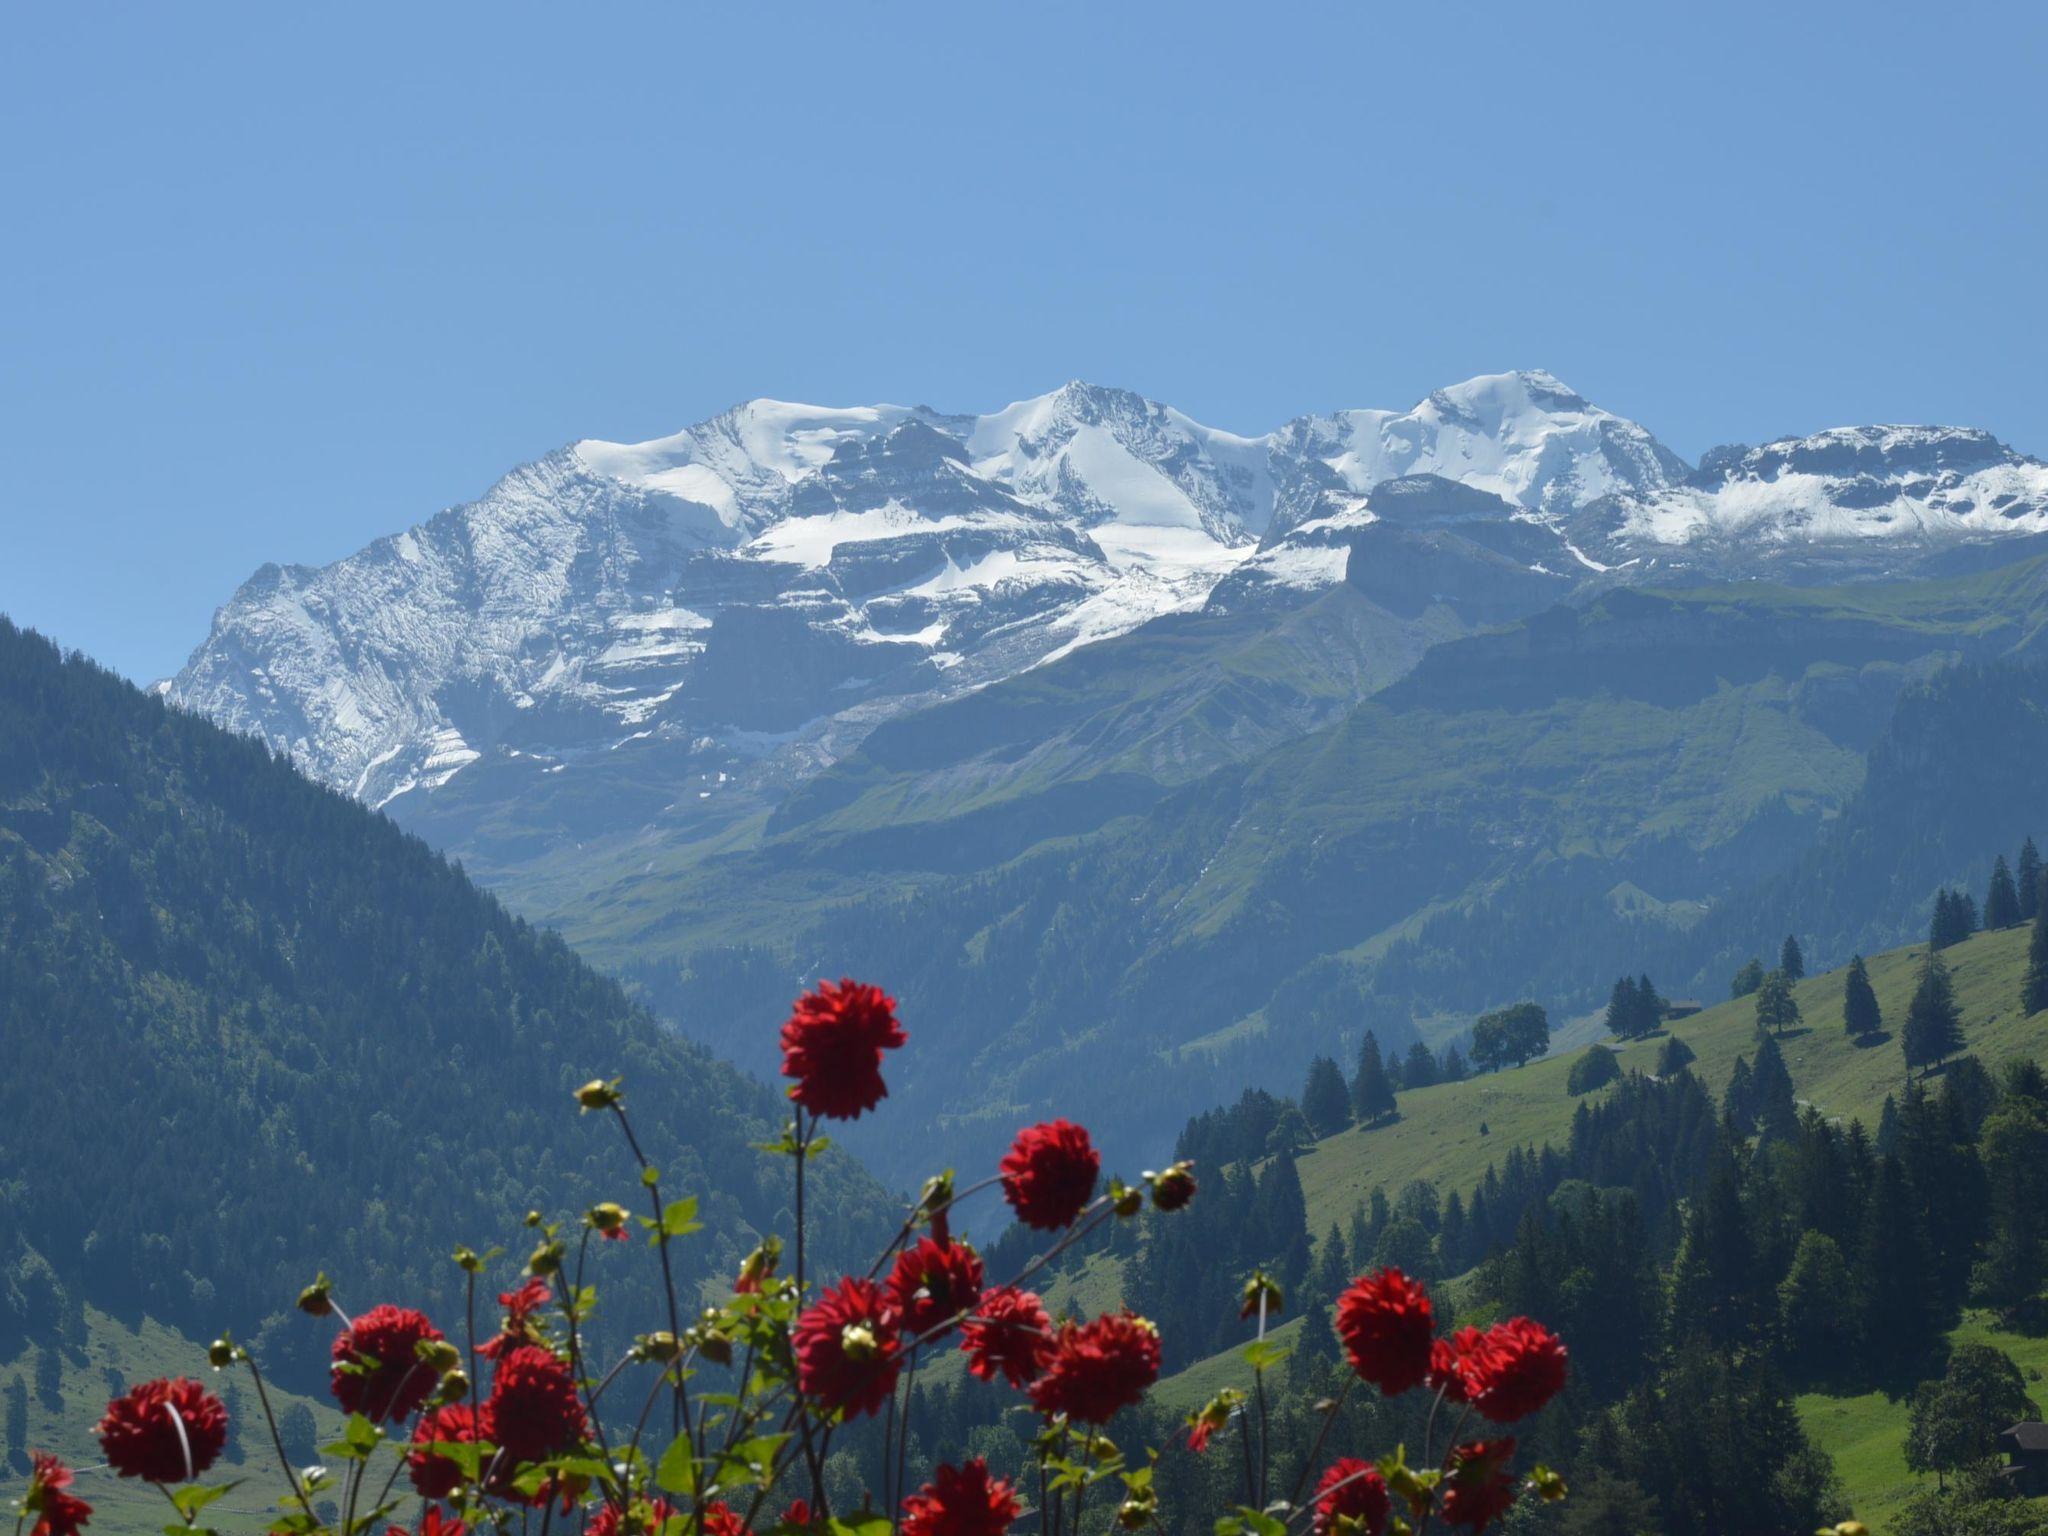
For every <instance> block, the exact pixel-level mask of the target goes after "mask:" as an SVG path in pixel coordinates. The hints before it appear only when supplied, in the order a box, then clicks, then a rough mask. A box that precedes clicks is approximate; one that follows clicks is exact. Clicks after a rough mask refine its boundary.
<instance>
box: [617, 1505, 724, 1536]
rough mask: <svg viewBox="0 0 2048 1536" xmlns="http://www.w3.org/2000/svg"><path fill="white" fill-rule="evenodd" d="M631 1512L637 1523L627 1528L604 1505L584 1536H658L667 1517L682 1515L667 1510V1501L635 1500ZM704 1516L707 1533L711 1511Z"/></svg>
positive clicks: (721, 1506)
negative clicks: (637, 1535) (632, 1534)
mask: <svg viewBox="0 0 2048 1536" xmlns="http://www.w3.org/2000/svg"><path fill="white" fill-rule="evenodd" d="M714 1507H715V1508H718V1509H724V1510H725V1512H726V1514H727V1515H730V1514H731V1513H732V1511H731V1510H730V1509H726V1507H725V1506H724V1505H723V1504H719V1505H716V1506H714ZM632 1510H633V1515H634V1518H635V1519H636V1520H637V1522H638V1523H637V1524H635V1525H632V1526H628V1525H627V1524H626V1522H625V1521H624V1520H623V1519H622V1518H621V1517H620V1515H619V1512H618V1511H617V1510H616V1509H614V1508H612V1506H611V1505H609V1504H607V1505H605V1507H604V1508H603V1509H600V1510H599V1511H598V1512H597V1516H596V1518H595V1519H593V1520H592V1521H591V1522H590V1524H588V1525H587V1526H585V1527H584V1528H583V1530H584V1536H619V1533H620V1532H621V1531H625V1530H633V1531H640V1532H648V1531H651V1532H654V1533H656V1536H659V1533H660V1531H661V1528H662V1526H664V1525H666V1524H667V1523H668V1519H669V1517H670V1516H671V1515H679V1514H681V1513H682V1511H681V1510H679V1509H671V1508H669V1503H668V1500H667V1499H635V1500H633V1501H632ZM704 1514H705V1519H704V1525H705V1528H706V1530H707V1531H708V1530H710V1529H712V1525H711V1511H710V1510H709V1509H707V1510H706V1511H705V1512H704Z"/></svg>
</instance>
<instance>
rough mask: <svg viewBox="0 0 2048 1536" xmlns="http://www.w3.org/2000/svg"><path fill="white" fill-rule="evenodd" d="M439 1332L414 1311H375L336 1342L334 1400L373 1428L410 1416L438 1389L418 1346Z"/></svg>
mask: <svg viewBox="0 0 2048 1536" xmlns="http://www.w3.org/2000/svg"><path fill="white" fill-rule="evenodd" d="M440 1338H441V1330H440V1329H438V1328H436V1327H435V1326H434V1325H433V1324H432V1323H430V1322H428V1321H427V1319H426V1315H425V1314H424V1313H420V1312H415V1311H413V1310H412V1309H411V1308H410V1307H392V1306H382V1307H372V1308H370V1310H369V1311H367V1312H365V1313H364V1314H363V1315H362V1316H361V1317H359V1318H357V1319H356V1320H355V1324H354V1326H353V1327H350V1328H346V1329H344V1330H343V1331H342V1332H341V1333H340V1334H338V1335H337V1336H336V1337H335V1340H334V1370H333V1372H332V1374H331V1378H330V1379H331V1381H332V1384H333V1388H334V1400H335V1401H336V1402H337V1403H339V1404H341V1406H342V1408H343V1410H344V1411H346V1412H348V1413H360V1414H361V1415H362V1416H363V1417H364V1418H366V1419H368V1420H370V1422H371V1423H373V1424H382V1423H386V1422H388V1421H393V1420H397V1419H406V1418H410V1417H412V1415H413V1413H414V1412H415V1411H416V1410H417V1409H418V1408H419V1406H420V1404H421V1403H424V1402H425V1401H426V1400H427V1395H428V1394H429V1393H431V1392H432V1391H433V1390H434V1381H435V1372H434V1368H433V1367H432V1366H430V1365H428V1364H426V1363H425V1362H424V1361H422V1360H421V1359H420V1357H419V1352H418V1346H419V1345H421V1344H432V1343H438V1342H439V1341H440Z"/></svg>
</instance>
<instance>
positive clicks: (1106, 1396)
mask: <svg viewBox="0 0 2048 1536" xmlns="http://www.w3.org/2000/svg"><path fill="white" fill-rule="evenodd" d="M1158 1379H1159V1332H1158V1330H1157V1329H1155V1328H1154V1327H1153V1326H1152V1325H1151V1324H1150V1323H1148V1322H1146V1321H1145V1319H1144V1318H1142V1317H1139V1316H1138V1315H1137V1314H1136V1313H1134V1312H1110V1313H1106V1314H1105V1315H1103V1316H1101V1317H1098V1318H1096V1319H1095V1321H1094V1322H1092V1323H1087V1324H1083V1325H1076V1324H1074V1323H1067V1324H1064V1325H1063V1326H1062V1327H1061V1328H1060V1331H1059V1335H1058V1337H1057V1338H1055V1339H1054V1340H1053V1346H1052V1349H1051V1351H1050V1353H1049V1355H1048V1356H1047V1359H1046V1362H1045V1374H1044V1375H1043V1376H1041V1377H1039V1378H1038V1380H1037V1381H1035V1382H1033V1383H1032V1384H1031V1401H1032V1403H1033V1404H1034V1405H1035V1406H1036V1407H1037V1409H1038V1411H1039V1412H1040V1413H1047V1414H1052V1413H1064V1414H1065V1415H1066V1416H1067V1417H1068V1418H1070V1419H1078V1420H1080V1421H1081V1422H1082V1423H1084V1424H1106V1423H1108V1422H1109V1421H1110V1420H1111V1419H1112V1418H1114V1417H1116V1414H1117V1411H1118V1410H1119V1409H1123V1408H1130V1407H1133V1406H1135V1405H1136V1404H1138V1403H1140V1402H1142V1401H1144V1398H1145V1389H1146V1388H1147V1387H1149V1386H1151V1385H1152V1383H1153V1382H1155V1381H1157V1380H1158Z"/></svg>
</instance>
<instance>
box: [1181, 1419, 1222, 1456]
mask: <svg viewBox="0 0 2048 1536" xmlns="http://www.w3.org/2000/svg"><path fill="white" fill-rule="evenodd" d="M1218 1427H1219V1426H1217V1425H1215V1424H1212V1423H1210V1422H1209V1420H1207V1419H1203V1418H1197V1419H1196V1420H1195V1422H1194V1423H1192V1424H1190V1425H1189V1426H1188V1449H1189V1450H1191V1451H1193V1452H1194V1453H1195V1454H1196V1455H1197V1456H1199V1455H1201V1454H1202V1452H1204V1451H1206V1450H1207V1449H1209V1437H1210V1436H1211V1435H1213V1434H1215V1433H1216V1431H1217V1429H1218Z"/></svg>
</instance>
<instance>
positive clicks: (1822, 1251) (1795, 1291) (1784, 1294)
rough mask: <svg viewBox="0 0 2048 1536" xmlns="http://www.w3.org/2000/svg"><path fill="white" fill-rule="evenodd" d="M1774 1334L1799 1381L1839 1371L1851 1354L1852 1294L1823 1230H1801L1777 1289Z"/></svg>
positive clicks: (1844, 1263) (1842, 1266) (1841, 1261)
mask: <svg viewBox="0 0 2048 1536" xmlns="http://www.w3.org/2000/svg"><path fill="white" fill-rule="evenodd" d="M1778 1336H1779V1338H1781V1339H1782V1340H1784V1344H1785V1353H1786V1357H1787V1361H1788V1363H1789V1364H1790V1366H1791V1368H1792V1371H1793V1373H1794V1374H1795V1375H1796V1376H1797V1377H1798V1378H1799V1379H1800V1380H1801V1381H1804V1382H1811V1383H1819V1382H1824V1381H1826V1380H1827V1379H1828V1378H1829V1377H1830V1376H1831V1375H1840V1374H1842V1373H1843V1367H1844V1366H1845V1365H1846V1363H1847V1362H1849V1361H1851V1360H1853V1359H1854V1358H1855V1355H1856V1347H1857V1337H1856V1294H1855V1290H1854V1287H1853V1285H1852V1282H1851V1280H1850V1278H1849V1265H1848V1263H1847V1261H1846V1260H1844V1259H1843V1257H1842V1249H1841V1246H1840V1245H1839V1244H1838V1243H1836V1241H1835V1240H1834V1239H1833V1238H1832V1237H1829V1236H1828V1235H1827V1234H1826V1233H1824V1232H1812V1231H1809V1232H1806V1233H1804V1234H1803V1235H1802V1236H1801V1237H1800V1239H1799V1247H1798V1248H1797V1250H1796V1251H1795V1252H1794V1253H1793V1255H1792V1267H1791V1269H1790V1270H1788V1271H1787V1272H1786V1275H1785V1278H1784V1280H1783V1281H1782V1282H1781V1283H1780V1284H1779V1286H1778Z"/></svg>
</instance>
